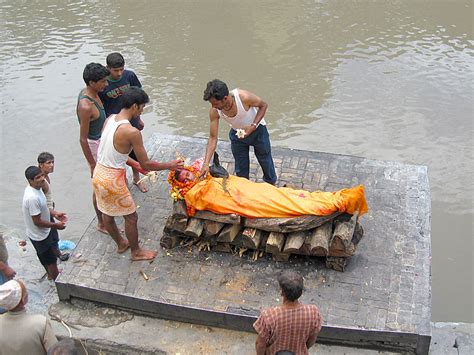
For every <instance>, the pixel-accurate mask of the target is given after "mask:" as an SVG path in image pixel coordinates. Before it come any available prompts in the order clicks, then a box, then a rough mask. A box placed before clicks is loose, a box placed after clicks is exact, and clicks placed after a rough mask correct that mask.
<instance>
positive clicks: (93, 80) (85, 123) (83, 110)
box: [76, 63, 110, 233]
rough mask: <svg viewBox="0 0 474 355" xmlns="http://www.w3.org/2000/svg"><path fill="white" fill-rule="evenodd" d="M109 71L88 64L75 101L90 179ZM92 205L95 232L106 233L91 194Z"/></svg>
mask: <svg viewBox="0 0 474 355" xmlns="http://www.w3.org/2000/svg"><path fill="white" fill-rule="evenodd" d="M109 73H110V72H109V70H108V69H107V68H106V67H104V66H103V65H101V64H98V63H90V64H87V65H86V67H85V68H84V72H83V75H82V77H83V79H84V82H85V83H86V87H85V88H84V89H82V90H81V92H80V93H79V97H78V99H77V108H76V113H77V118H78V119H79V124H80V134H79V143H80V144H81V148H82V152H83V153H84V157H85V158H86V160H87V163H88V164H89V168H90V172H91V177H92V175H93V173H94V168H95V166H96V162H97V150H98V148H99V143H100V137H101V133H102V127H103V126H104V122H105V118H106V116H105V110H104V105H103V104H102V101H101V100H100V98H99V92H100V91H102V90H104V88H105V87H106V86H107V76H108V75H109ZM92 205H93V206H94V210H95V214H96V215H97V230H98V231H99V232H102V233H107V230H106V229H105V227H104V222H103V219H102V213H101V212H100V211H99V209H98V208H97V201H96V199H95V194H94V193H93V194H92Z"/></svg>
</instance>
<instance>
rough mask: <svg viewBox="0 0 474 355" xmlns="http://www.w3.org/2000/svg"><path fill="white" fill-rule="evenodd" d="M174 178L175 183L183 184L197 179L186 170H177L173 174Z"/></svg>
mask: <svg viewBox="0 0 474 355" xmlns="http://www.w3.org/2000/svg"><path fill="white" fill-rule="evenodd" d="M174 178H175V179H176V181H179V182H185V183H186V182H190V181H195V180H197V178H196V176H195V175H194V174H193V172H192V171H189V170H187V169H178V170H176V172H175V174H174Z"/></svg>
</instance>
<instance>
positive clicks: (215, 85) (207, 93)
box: [203, 79, 229, 101]
mask: <svg viewBox="0 0 474 355" xmlns="http://www.w3.org/2000/svg"><path fill="white" fill-rule="evenodd" d="M227 95H229V89H228V88H227V85H226V84H225V83H224V82H223V81H221V80H219V79H214V80H212V81H210V82H208V83H207V86H206V90H204V96H203V100H204V101H209V100H210V99H211V98H212V97H213V98H215V99H216V100H222V99H223V98H224V97H225V96H227Z"/></svg>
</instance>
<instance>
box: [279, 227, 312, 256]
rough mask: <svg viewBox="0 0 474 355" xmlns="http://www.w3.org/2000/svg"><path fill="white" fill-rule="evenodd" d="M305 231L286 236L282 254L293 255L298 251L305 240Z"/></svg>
mask: <svg viewBox="0 0 474 355" xmlns="http://www.w3.org/2000/svg"><path fill="white" fill-rule="evenodd" d="M306 234H307V232H306V231H299V232H293V233H290V234H288V235H287V236H286V243H285V247H284V248H283V253H287V254H292V253H293V254H294V253H296V252H298V251H299V250H300V248H301V247H302V246H303V244H304V241H305V239H306Z"/></svg>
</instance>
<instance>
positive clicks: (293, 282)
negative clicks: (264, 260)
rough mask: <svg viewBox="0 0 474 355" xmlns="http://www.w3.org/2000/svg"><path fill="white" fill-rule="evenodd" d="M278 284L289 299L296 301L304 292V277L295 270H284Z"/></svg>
mask: <svg viewBox="0 0 474 355" xmlns="http://www.w3.org/2000/svg"><path fill="white" fill-rule="evenodd" d="M278 284H279V285H280V288H281V290H282V292H283V294H284V295H285V297H286V299H288V301H292V302H293V301H296V300H297V299H298V298H300V296H301V294H302V293H303V277H302V276H301V275H299V274H297V273H296V272H294V271H283V272H282V273H281V274H280V275H279V276H278Z"/></svg>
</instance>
